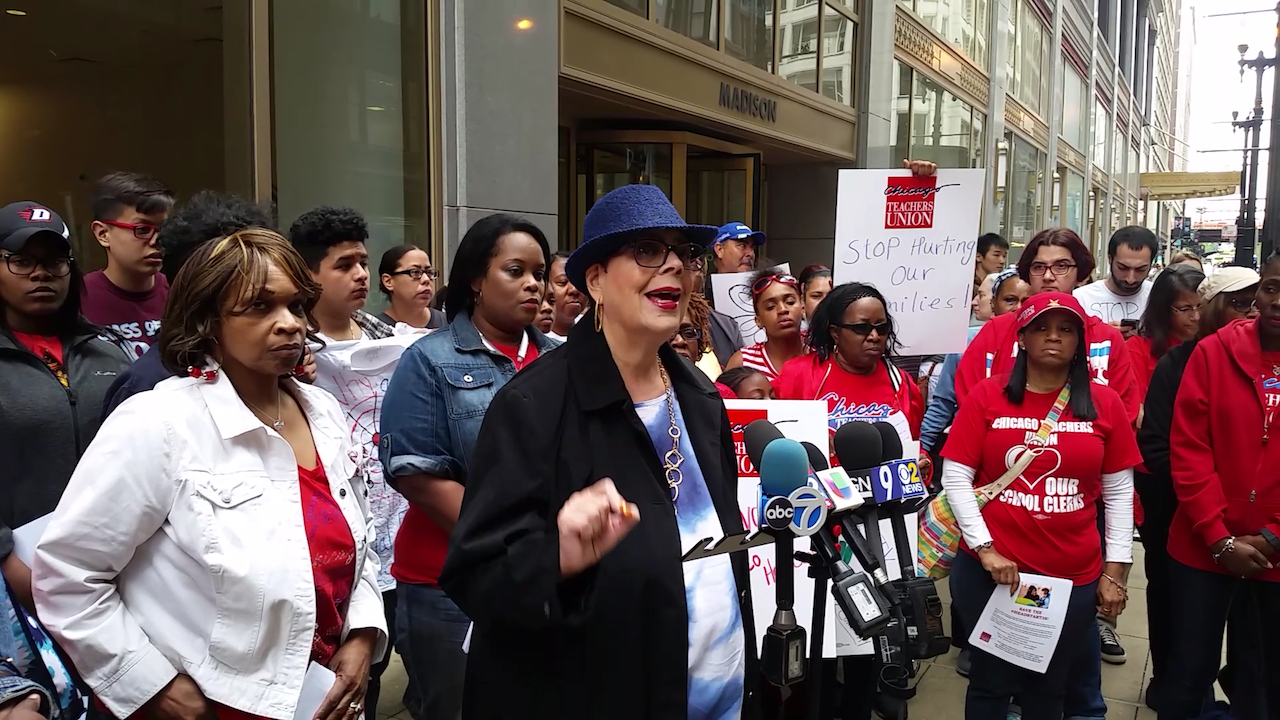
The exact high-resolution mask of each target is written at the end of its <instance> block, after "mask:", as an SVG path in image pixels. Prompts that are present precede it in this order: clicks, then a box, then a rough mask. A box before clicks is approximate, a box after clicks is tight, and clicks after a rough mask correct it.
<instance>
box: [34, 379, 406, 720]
mask: <svg viewBox="0 0 1280 720" xmlns="http://www.w3.org/2000/svg"><path fill="white" fill-rule="evenodd" d="M292 390H293V393H294V396H295V397H297V398H298V399H299V401H300V403H301V406H302V410H303V412H305V413H306V416H307V419H308V421H309V422H310V423H311V434H312V436H313V437H314V438H315V444H316V449H317V451H318V453H319V457H320V460H321V463H322V464H323V465H324V470H325V474H326V475H327V476H328V478H329V487H330V488H331V489H332V491H333V498H334V500H336V501H337V503H338V505H339V506H340V507H341V508H342V512H343V514H344V515H345V516H346V519H347V523H348V525H350V527H351V534H352V537H354V538H355V542H356V575H355V577H356V585H355V588H354V589H353V592H352V595H351V599H350V602H349V605H348V608H347V614H346V618H345V619H346V624H345V627H344V628H343V633H342V636H343V639H345V638H346V636H347V634H348V633H349V632H350V631H351V630H352V629H358V628H376V629H377V630H378V631H379V635H380V639H379V642H378V647H377V648H376V649H375V652H374V658H373V659H374V661H375V662H376V661H377V660H378V659H379V658H381V657H382V655H383V653H385V651H386V634H387V628H386V620H385V618H384V616H383V610H382V595H381V594H380V593H379V592H378V584H377V577H378V556H377V554H376V553H375V552H374V551H373V537H374V530H373V522H372V520H371V518H370V516H369V511H368V505H367V498H366V493H367V490H368V484H367V480H366V479H365V477H364V476H363V475H362V474H361V473H359V472H358V470H357V464H356V462H355V460H354V459H353V458H352V457H351V450H352V447H351V443H350V441H349V440H348V438H349V437H350V434H351V433H350V432H349V430H348V429H346V428H344V427H343V415H342V412H341V410H340V409H339V407H338V403H337V401H336V400H335V399H334V398H333V396H332V395H330V394H329V393H327V392H325V391H323V390H320V389H318V388H314V387H311V386H309V385H304V384H301V383H296V382H293V383H292ZM33 574H34V586H35V587H34V589H35V597H36V605H37V607H38V609H39V612H40V620H41V621H42V622H44V624H45V625H46V626H47V627H48V628H49V630H50V631H51V632H52V633H53V635H54V637H55V638H56V639H57V640H58V642H59V643H61V645H62V647H63V648H64V649H65V650H66V651H67V653H68V654H69V655H70V656H71V660H72V661H73V662H74V664H75V666H76V668H77V669H78V670H79V671H80V673H81V675H82V676H83V677H84V679H85V681H86V682H87V683H88V684H89V686H90V687H91V688H92V689H93V691H94V692H95V693H96V694H97V695H98V697H100V698H101V699H102V701H103V703H105V704H106V706H107V709H108V710H110V711H111V713H112V714H114V715H115V716H116V717H118V718H127V717H129V716H130V715H132V714H133V713H135V712H137V711H138V710H139V709H140V708H141V707H142V705H143V704H144V703H145V702H147V700H148V699H150V698H151V697H152V696H154V695H155V694H156V693H158V692H159V691H160V690H161V689H163V688H164V687H165V685H167V684H168V683H169V682H170V681H171V680H172V679H173V678H174V676H176V675H177V674H178V673H184V674H187V675H189V676H191V678H192V679H193V680H194V681H195V683H196V685H198V686H199V687H200V689H201V691H203V692H204V694H205V696H206V697H208V698H209V699H210V700H212V701H214V702H218V703H221V704H223V705H226V706H229V707H232V708H235V709H237V710H241V711H244V712H246V713H249V714H251V715H258V716H262V717H267V718H277V719H279V720H288V719H289V718H292V717H293V713H294V709H295V707H296V705H297V701H298V695H299V693H300V691H301V688H302V678H303V676H304V675H305V674H306V669H307V666H308V664H309V663H310V656H311V641H312V636H313V634H314V632H315V627H316V591H315V583H314V580H313V578H312V573H311V554H310V551H309V548H308V545H307V535H306V530H305V527H304V524H303V509H302V501H301V493H300V491H299V486H298V471H297V462H296V460H295V458H294V454H293V450H292V449H291V447H290V446H289V444H288V442H287V441H285V439H284V438H283V437H281V436H280V435H279V434H278V433H276V432H275V431H274V430H272V429H270V428H268V427H266V426H265V425H263V424H262V422H261V421H259V420H258V419H257V418H256V417H254V415H253V413H252V412H250V411H249V409H248V408H247V407H246V406H245V404H244V402H243V401H241V400H240V397H239V396H238V395H237V394H236V392H235V388H234V387H232V385H231V382H230V381H229V380H227V379H226V377H225V376H224V375H221V374H219V375H218V377H217V379H216V380H215V381H214V382H206V381H204V380H197V379H193V378H189V377H180V378H171V379H169V380H165V381H164V382H161V383H160V384H159V385H157V386H156V388H155V389H154V390H152V391H149V392H144V393H141V394H139V395H137V396H135V397H132V398H130V399H129V400H128V401H126V402H125V403H124V404H123V405H121V406H120V407H119V408H118V409H116V411H115V412H113V413H112V414H111V415H110V416H109V417H108V418H107V420H106V422H104V423H103V425H102V428H101V429H100V430H99V431H98V434H97V436H96V437H95V438H94V440H93V442H92V443H91V444H90V445H89V449H88V450H87V451H86V452H85V454H84V457H83V458H82V459H81V460H80V463H79V465H78V466H77V467H76V471H75V474H74V475H73V476H72V477H71V482H70V483H69V484H68V486H67V489H66V492H65V494H64V495H63V496H62V502H61V503H60V504H59V505H58V509H57V511H56V513H55V514H54V517H53V520H52V521H51V522H50V524H49V526H48V529H47V530H45V533H44V536H43V537H42V539H41V540H40V543H39V547H38V548H37V550H36V557H35V563H34V568H33Z"/></svg>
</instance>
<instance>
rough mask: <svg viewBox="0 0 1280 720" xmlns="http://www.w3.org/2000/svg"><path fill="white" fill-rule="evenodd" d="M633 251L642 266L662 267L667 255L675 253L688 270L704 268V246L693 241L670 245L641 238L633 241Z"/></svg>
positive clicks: (637, 262) (637, 261) (638, 263)
mask: <svg viewBox="0 0 1280 720" xmlns="http://www.w3.org/2000/svg"><path fill="white" fill-rule="evenodd" d="M631 253H632V255H633V256H634V257H635V259H636V264H637V265H639V266H640V267H647V268H660V267H662V266H663V265H665V264H666V262H667V257H668V256H670V254H671V253H675V254H676V257H678V258H680V262H682V263H684V268H685V269H686V270H694V271H697V270H701V269H702V260H703V250H702V246H700V245H694V244H693V243H680V244H679V245H668V244H666V243H665V242H663V241H661V240H649V239H640V240H636V241H635V242H633V243H631Z"/></svg>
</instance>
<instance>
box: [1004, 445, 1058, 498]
mask: <svg viewBox="0 0 1280 720" xmlns="http://www.w3.org/2000/svg"><path fill="white" fill-rule="evenodd" d="M1024 450H1027V451H1028V452H1030V453H1031V455H1032V457H1039V456H1040V455H1044V454H1047V453H1053V467H1051V468H1049V469H1048V470H1046V471H1045V472H1044V473H1043V474H1041V475H1040V477H1038V478H1036V479H1035V480H1034V481H1031V480H1028V479H1027V476H1026V475H1019V476H1018V479H1019V480H1021V481H1022V482H1024V483H1026V485H1027V489H1028V490H1035V489H1036V486H1037V485H1039V484H1040V481H1041V480H1044V479H1045V478H1047V477H1049V476H1050V475H1052V474H1054V473H1055V472H1057V471H1058V468H1060V467H1062V455H1061V454H1060V453H1059V452H1058V451H1057V450H1055V449H1054V448H1047V447H1034V448H1030V449H1028V448H1027V446H1026V445H1015V446H1013V447H1011V448H1009V452H1007V453H1005V454H1004V466H1005V468H1011V467H1013V466H1014V463H1016V462H1017V461H1018V456H1019V455H1021V454H1022V452H1023V451H1024ZM1033 462H1034V461H1033Z"/></svg>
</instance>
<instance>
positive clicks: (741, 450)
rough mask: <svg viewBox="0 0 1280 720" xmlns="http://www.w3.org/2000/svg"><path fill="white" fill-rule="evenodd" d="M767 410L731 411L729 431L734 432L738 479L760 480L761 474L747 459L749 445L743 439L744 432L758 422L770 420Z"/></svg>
mask: <svg viewBox="0 0 1280 720" xmlns="http://www.w3.org/2000/svg"><path fill="white" fill-rule="evenodd" d="M768 419H769V412H768V411H767V410H730V411H729V429H730V430H732V431H733V449H734V452H735V453H737V455H738V477H739V478H758V477H760V473H759V472H757V471H756V469H755V467H753V466H752V465H751V459H750V458H748V457H747V443H746V441H745V440H743V439H742V431H743V429H744V428H746V427H747V426H748V425H750V424H751V423H753V422H755V421H756V420H768Z"/></svg>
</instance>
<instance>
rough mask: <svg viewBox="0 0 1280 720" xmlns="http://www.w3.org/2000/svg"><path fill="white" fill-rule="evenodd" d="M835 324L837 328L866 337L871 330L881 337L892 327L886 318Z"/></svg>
mask: <svg viewBox="0 0 1280 720" xmlns="http://www.w3.org/2000/svg"><path fill="white" fill-rule="evenodd" d="M835 325H836V327H838V328H844V329H845V330H848V331H850V332H852V333H853V334H854V335H861V336H862V337H867V336H868V335H870V334H871V333H872V332H876V333H879V334H880V336H881V337H888V336H889V331H890V330H891V329H892V326H891V325H889V321H888V320H885V321H884V322H878V323H868V322H860V323H848V324H845V323H836V324H835Z"/></svg>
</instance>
